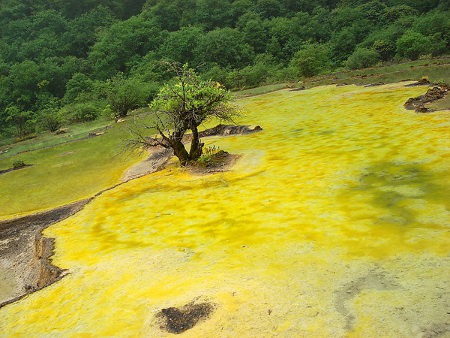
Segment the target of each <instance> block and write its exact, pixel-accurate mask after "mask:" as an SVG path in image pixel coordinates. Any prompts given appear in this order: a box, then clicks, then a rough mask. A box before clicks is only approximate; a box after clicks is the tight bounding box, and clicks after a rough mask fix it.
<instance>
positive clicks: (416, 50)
mask: <svg viewBox="0 0 450 338" xmlns="http://www.w3.org/2000/svg"><path fill="white" fill-rule="evenodd" d="M430 45H431V39H430V38H429V37H426V36H423V35H422V34H420V33H417V32H412V31H409V32H406V33H405V34H404V35H403V36H402V37H401V38H400V39H398V41H397V52H398V54H399V55H400V56H405V57H407V58H409V59H411V60H416V59H418V58H419V56H421V55H426V54H428V53H429V52H430Z"/></svg>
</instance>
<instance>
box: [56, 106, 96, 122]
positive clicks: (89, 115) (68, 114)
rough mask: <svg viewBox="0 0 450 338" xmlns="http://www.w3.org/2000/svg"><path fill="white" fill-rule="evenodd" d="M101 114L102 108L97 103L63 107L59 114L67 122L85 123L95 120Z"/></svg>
mask: <svg viewBox="0 0 450 338" xmlns="http://www.w3.org/2000/svg"><path fill="white" fill-rule="evenodd" d="M101 113H102V108H101V106H99V104H98V103H95V102H86V103H76V104H74V105H69V106H65V107H64V108H63V109H61V111H60V114H61V115H62V116H64V117H65V118H66V119H67V120H68V121H69V122H87V121H93V120H95V119H97V118H98V117H99V116H100V115H101Z"/></svg>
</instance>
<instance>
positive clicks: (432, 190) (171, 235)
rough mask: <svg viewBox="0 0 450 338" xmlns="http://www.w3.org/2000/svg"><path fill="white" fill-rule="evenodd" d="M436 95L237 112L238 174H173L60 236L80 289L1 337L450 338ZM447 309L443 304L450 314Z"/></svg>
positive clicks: (297, 100) (362, 94)
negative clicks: (195, 312)
mask: <svg viewBox="0 0 450 338" xmlns="http://www.w3.org/2000/svg"><path fill="white" fill-rule="evenodd" d="M424 91H425V88H424V87H409V88H407V87H404V84H403V83H401V84H392V85H384V86H379V87H371V88H363V87H357V86H344V87H333V86H328V87H319V88H315V89H311V90H306V91H288V90H285V91H279V92H275V93H271V94H267V95H263V96H257V97H253V98H248V99H245V100H242V101H240V104H241V105H242V106H243V110H244V111H245V112H246V113H245V114H244V115H243V116H242V117H241V118H240V119H241V121H239V122H240V123H242V124H250V125H261V126H262V127H263V129H264V130H263V131H262V132H259V133H255V134H251V135H242V136H232V137H223V138H212V139H208V140H207V144H208V145H212V144H214V145H215V146H218V147H220V149H224V150H227V151H229V152H230V153H233V154H239V155H241V157H240V158H239V160H238V162H237V163H236V165H235V166H234V167H233V168H232V169H231V170H230V171H227V172H224V173H216V174H209V175H193V174H191V173H189V172H188V171H186V170H184V169H181V168H178V167H177V165H176V163H175V162H173V163H172V164H171V165H169V167H168V168H167V169H165V170H163V171H161V172H158V173H155V174H152V175H149V176H146V177H143V178H140V179H137V180H134V181H131V182H129V183H127V184H125V185H122V186H119V187H117V188H115V189H113V190H111V191H108V192H106V193H104V194H103V195H101V196H100V197H98V198H96V199H95V200H94V201H93V202H92V203H90V204H89V205H88V206H87V207H86V208H85V209H84V210H83V211H81V212H80V213H78V214H77V215H75V216H74V217H71V218H70V219H68V220H66V221H63V222H61V223H59V224H56V225H54V226H52V227H50V228H49V229H48V230H47V231H45V235H46V236H48V237H55V238H56V254H55V256H54V264H55V265H57V266H59V267H62V268H65V269H68V271H69V272H70V273H69V275H68V276H67V277H65V278H63V279H62V280H61V281H59V282H57V283H55V284H53V285H51V286H50V287H47V288H45V289H43V290H41V291H39V292H36V293H34V294H31V295H30V296H28V297H26V298H25V299H22V300H21V301H18V302H16V303H14V304H11V305H8V306H6V307H4V308H2V309H1V310H0V327H1V331H2V333H1V334H3V335H6V336H10V335H14V334H16V335H17V336H24V337H37V336H47V337H78V336H83V334H86V336H89V335H91V336H93V337H94V336H95V337H99V336H125V337H126V336H130V337H136V336H142V337H163V336H171V335H172V334H171V333H168V332H166V331H165V330H164V327H163V325H162V323H161V319H158V316H157V313H158V312H159V311H160V310H161V309H164V308H169V307H180V306H183V305H186V304H189V303H191V302H193V301H194V302H196V303H202V302H208V303H210V304H213V306H214V311H213V312H212V313H211V314H210V316H209V318H205V319H203V320H200V321H199V322H198V323H197V324H196V325H195V326H194V327H193V328H191V329H190V330H187V331H185V332H184V333H182V334H181V336H185V337H272V336H280V337H342V336H354V337H420V336H424V337H428V336H431V335H432V334H433V332H441V333H442V334H444V335H448V334H450V333H449V331H448V330H449V327H448V317H449V315H448V307H446V301H447V302H448V294H446V290H447V288H448V285H449V274H448V268H449V260H448V256H447V254H448V248H449V235H448V225H449V224H450V216H449V209H450V198H449V197H450V171H449V168H450V145H449V139H448V136H449V126H450V120H449V117H450V112H448V111H446V112H439V113H430V114H417V113H414V112H412V111H406V110H404V108H403V103H404V102H405V101H406V99H407V98H409V97H412V96H417V95H419V94H422V93H423V92H424ZM446 297H447V298H446Z"/></svg>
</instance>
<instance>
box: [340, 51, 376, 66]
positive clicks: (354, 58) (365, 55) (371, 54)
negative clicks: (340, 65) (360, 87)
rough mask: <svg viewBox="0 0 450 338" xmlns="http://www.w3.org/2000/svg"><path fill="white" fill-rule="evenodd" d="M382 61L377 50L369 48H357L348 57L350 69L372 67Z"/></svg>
mask: <svg viewBox="0 0 450 338" xmlns="http://www.w3.org/2000/svg"><path fill="white" fill-rule="evenodd" d="M379 61H380V55H379V54H378V52H377V51H375V50H371V49H367V48H357V49H356V50H355V51H354V52H353V54H352V55H350V56H349V57H348V59H347V67H348V68H349V69H361V68H367V67H372V66H374V65H376V64H377V63H378V62H379Z"/></svg>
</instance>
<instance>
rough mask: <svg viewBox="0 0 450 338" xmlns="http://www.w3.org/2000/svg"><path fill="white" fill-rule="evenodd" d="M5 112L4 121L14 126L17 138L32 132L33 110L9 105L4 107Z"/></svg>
mask: <svg viewBox="0 0 450 338" xmlns="http://www.w3.org/2000/svg"><path fill="white" fill-rule="evenodd" d="M6 114H7V118H6V121H8V122H11V124H12V125H13V126H14V127H15V129H16V132H15V134H16V136H17V137H18V138H19V139H22V138H24V137H25V136H27V135H29V134H31V133H32V132H33V130H34V121H33V117H34V116H33V115H34V114H33V112H31V111H23V110H21V109H20V108H19V107H17V106H10V107H8V108H6Z"/></svg>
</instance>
